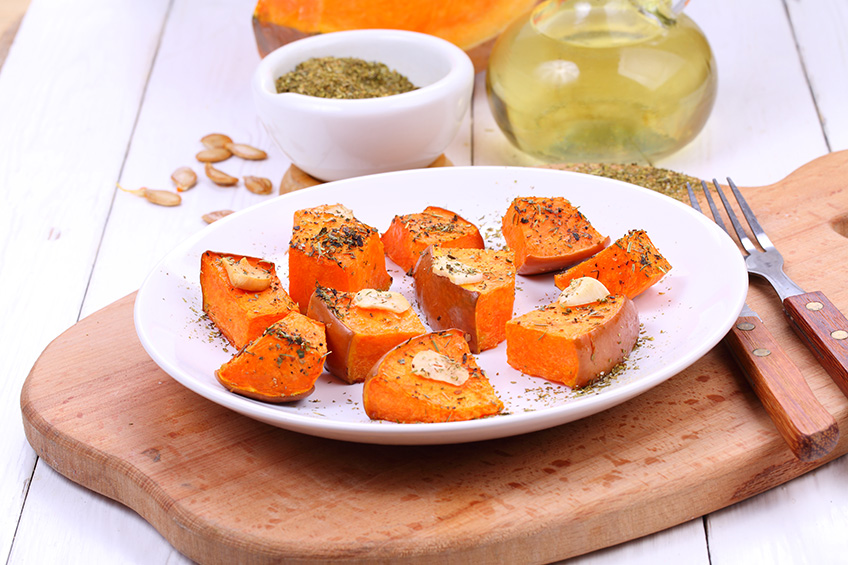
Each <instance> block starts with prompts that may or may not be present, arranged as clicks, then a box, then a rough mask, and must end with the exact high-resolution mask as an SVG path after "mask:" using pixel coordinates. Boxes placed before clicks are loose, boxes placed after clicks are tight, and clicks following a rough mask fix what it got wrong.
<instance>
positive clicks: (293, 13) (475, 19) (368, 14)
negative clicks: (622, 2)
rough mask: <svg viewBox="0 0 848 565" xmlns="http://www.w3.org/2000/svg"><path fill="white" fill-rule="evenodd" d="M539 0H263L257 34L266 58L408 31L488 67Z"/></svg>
mask: <svg viewBox="0 0 848 565" xmlns="http://www.w3.org/2000/svg"><path fill="white" fill-rule="evenodd" d="M537 2H538V0H459V1H458V2H457V1H456V0H454V1H453V2H450V3H444V4H440V3H439V2H433V1H432V0H430V1H425V0H408V1H406V2H398V1H396V0H322V1H320V2H318V1H316V0H259V1H258V2H257V4H256V7H255V9H254V11H253V31H254V36H255V37H256V44H257V47H258V49H259V53H260V55H261V56H263V57H264V56H265V55H267V54H268V53H270V52H271V51H273V50H274V49H276V48H278V47H280V46H282V45H285V44H286V43H290V42H291V41H296V40H297V39H301V38H303V37H307V36H309V35H315V34H318V33H329V32H334V31H344V30H348V29H402V30H409V31H418V32H421V33H428V34H431V35H435V36H437V37H441V38H442V39H446V40H447V41H450V42H451V43H453V44H454V45H456V46H458V47H460V48H461V49H464V50H465V52H466V53H468V56H469V57H470V58H471V60H472V62H473V63H474V69H475V71H476V72H480V71H483V70H485V69H486V65H487V63H488V58H489V53H490V52H491V49H492V47H493V46H494V43H495V40H496V39H497V37H498V36H499V35H500V33H501V32H502V31H503V30H504V29H506V27H507V26H508V25H509V24H510V23H511V22H512V21H513V20H515V19H516V18H518V17H519V16H521V15H522V14H524V13H525V12H527V11H529V10H530V9H531V8H532V7H533V6H534V5H535V4H536V3H537Z"/></svg>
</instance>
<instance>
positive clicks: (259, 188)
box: [244, 176, 274, 194]
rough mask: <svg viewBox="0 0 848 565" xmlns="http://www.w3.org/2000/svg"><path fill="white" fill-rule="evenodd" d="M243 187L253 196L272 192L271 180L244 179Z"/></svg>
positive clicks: (248, 177) (249, 177) (259, 178)
mask: <svg viewBox="0 0 848 565" xmlns="http://www.w3.org/2000/svg"><path fill="white" fill-rule="evenodd" d="M244 186H245V188H247V190H249V191H250V192H252V193H253V194H271V193H272V192H273V191H274V185H273V184H271V180H270V179H266V178H264V177H251V176H247V177H244Z"/></svg>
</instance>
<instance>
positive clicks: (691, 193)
mask: <svg viewBox="0 0 848 565" xmlns="http://www.w3.org/2000/svg"><path fill="white" fill-rule="evenodd" d="M686 192H688V193H689V205H690V206H692V208H694V209H695V210H697V211H698V212H701V213H702V214H703V213H704V212H703V210H701V205H700V204H698V199H697V198H695V191H694V190H692V187H691V186H689V183H688V182H687V183H686Z"/></svg>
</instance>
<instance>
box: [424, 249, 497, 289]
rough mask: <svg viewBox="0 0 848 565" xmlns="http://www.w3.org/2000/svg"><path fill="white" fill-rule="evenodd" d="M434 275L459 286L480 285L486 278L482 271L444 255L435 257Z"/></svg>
mask: <svg viewBox="0 0 848 565" xmlns="http://www.w3.org/2000/svg"><path fill="white" fill-rule="evenodd" d="M433 274H435V275H438V276H440V277H447V278H448V279H449V280H450V282H452V283H453V284H459V285H462V284H474V283H478V282H480V281H482V280H483V279H484V278H485V277H484V276H483V272H482V271H480V269H477V268H476V267H472V266H471V265H466V264H465V263H463V262H462V261H459V260H457V259H450V258H448V257H446V256H444V255H442V256H439V257H433Z"/></svg>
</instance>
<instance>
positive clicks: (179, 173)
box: [171, 167, 197, 192]
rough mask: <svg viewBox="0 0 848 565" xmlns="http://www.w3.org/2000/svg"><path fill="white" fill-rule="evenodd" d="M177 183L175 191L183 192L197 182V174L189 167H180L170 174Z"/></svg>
mask: <svg viewBox="0 0 848 565" xmlns="http://www.w3.org/2000/svg"><path fill="white" fill-rule="evenodd" d="M171 180H172V181H174V184H176V185H177V192H185V191H186V190H189V189H190V188H192V187H193V186H194V185H196V184H197V174H195V172H194V171H193V170H191V168H189V167H180V168H179V169H177V170H176V171H174V172H173V174H172V175H171Z"/></svg>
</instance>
